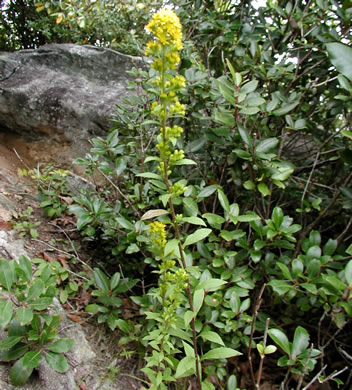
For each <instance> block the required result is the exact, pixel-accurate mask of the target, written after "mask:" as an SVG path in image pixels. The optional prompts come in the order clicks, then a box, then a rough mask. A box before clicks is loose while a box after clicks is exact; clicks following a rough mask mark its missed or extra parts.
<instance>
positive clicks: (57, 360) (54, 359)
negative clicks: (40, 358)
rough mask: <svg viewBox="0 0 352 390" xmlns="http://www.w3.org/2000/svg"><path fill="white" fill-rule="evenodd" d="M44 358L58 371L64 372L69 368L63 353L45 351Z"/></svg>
mask: <svg viewBox="0 0 352 390" xmlns="http://www.w3.org/2000/svg"><path fill="white" fill-rule="evenodd" d="M45 359H46V361H47V362H48V364H49V366H50V367H51V368H52V369H54V370H55V371H57V372H59V373H64V372H66V371H67V370H68V368H69V366H68V363H67V359H66V358H65V356H64V355H61V354H57V353H54V352H47V353H46V355H45Z"/></svg>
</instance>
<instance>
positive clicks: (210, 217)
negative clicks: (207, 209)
mask: <svg viewBox="0 0 352 390" xmlns="http://www.w3.org/2000/svg"><path fill="white" fill-rule="evenodd" d="M202 217H203V218H205V219H206V220H207V222H208V224H209V225H210V226H212V227H215V228H218V227H220V226H221V225H222V224H223V223H224V222H225V218H224V217H222V216H221V215H218V214H213V213H205V214H203V215H202Z"/></svg>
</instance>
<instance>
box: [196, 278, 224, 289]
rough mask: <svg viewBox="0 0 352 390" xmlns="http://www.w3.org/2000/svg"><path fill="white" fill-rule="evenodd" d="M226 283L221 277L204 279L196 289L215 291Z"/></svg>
mask: <svg viewBox="0 0 352 390" xmlns="http://www.w3.org/2000/svg"><path fill="white" fill-rule="evenodd" d="M226 283H227V282H226V281H225V280H221V279H206V280H203V281H202V282H200V283H199V284H198V285H197V287H196V290H200V289H202V290H206V291H216V290H218V289H219V288H220V287H221V286H223V285H224V284H226Z"/></svg>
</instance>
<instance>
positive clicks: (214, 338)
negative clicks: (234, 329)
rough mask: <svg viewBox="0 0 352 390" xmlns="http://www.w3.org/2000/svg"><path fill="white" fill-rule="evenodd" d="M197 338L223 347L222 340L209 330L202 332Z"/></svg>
mask: <svg viewBox="0 0 352 390" xmlns="http://www.w3.org/2000/svg"><path fill="white" fill-rule="evenodd" d="M199 337H201V338H202V339H203V340H207V341H211V342H212V343H216V344H220V345H223V346H225V344H224V342H223V341H222V338H221V337H220V336H219V334H218V333H216V332H212V331H210V330H203V331H202V332H201V333H200V335H199Z"/></svg>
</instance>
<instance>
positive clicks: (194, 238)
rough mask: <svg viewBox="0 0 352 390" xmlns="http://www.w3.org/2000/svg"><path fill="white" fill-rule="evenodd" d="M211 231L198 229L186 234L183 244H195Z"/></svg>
mask: <svg viewBox="0 0 352 390" xmlns="http://www.w3.org/2000/svg"><path fill="white" fill-rule="evenodd" d="M211 232H212V230H211V229H198V230H196V231H195V232H194V233H192V234H190V235H189V236H187V238H186V240H185V243H184V246H188V245H192V244H195V243H196V242H198V241H201V240H204V239H205V238H206V237H208V236H209V234H210V233H211Z"/></svg>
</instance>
